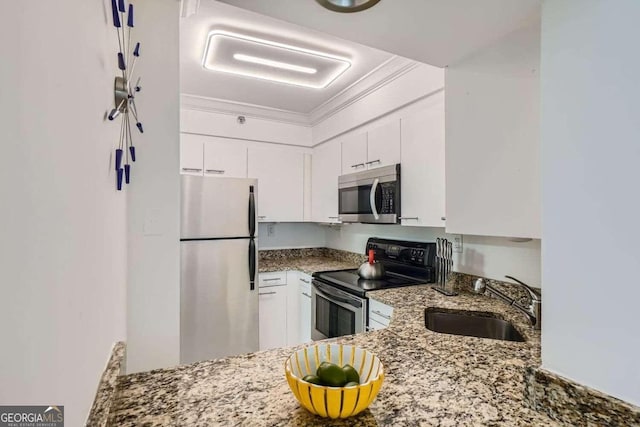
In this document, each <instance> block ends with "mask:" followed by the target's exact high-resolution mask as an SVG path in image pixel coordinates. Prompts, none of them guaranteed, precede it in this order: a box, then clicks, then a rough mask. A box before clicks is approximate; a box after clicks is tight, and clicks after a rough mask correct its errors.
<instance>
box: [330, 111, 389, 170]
mask: <svg viewBox="0 0 640 427" xmlns="http://www.w3.org/2000/svg"><path fill="white" fill-rule="evenodd" d="M341 140H342V162H341V163H342V173H343V174H347V173H352V172H358V171H362V170H365V169H373V168H378V167H380V166H388V165H393V164H396V163H399V162H400V120H399V119H394V120H392V121H389V122H387V123H385V124H383V125H379V126H377V127H373V128H371V129H369V130H368V131H367V132H361V133H351V134H347V135H345V136H343V137H342V138H341Z"/></svg>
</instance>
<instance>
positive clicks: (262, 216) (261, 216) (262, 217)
mask: <svg viewBox="0 0 640 427" xmlns="http://www.w3.org/2000/svg"><path fill="white" fill-rule="evenodd" d="M265 218H266V216H264V215H258V219H265Z"/></svg>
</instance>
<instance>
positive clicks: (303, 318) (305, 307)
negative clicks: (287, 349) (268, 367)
mask: <svg viewBox="0 0 640 427" xmlns="http://www.w3.org/2000/svg"><path fill="white" fill-rule="evenodd" d="M299 280H300V288H299V289H298V294H299V295H300V316H299V318H298V332H299V335H298V344H300V343H305V342H309V341H311V276H309V275H307V274H304V273H300V277H299Z"/></svg>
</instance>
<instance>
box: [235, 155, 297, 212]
mask: <svg viewBox="0 0 640 427" xmlns="http://www.w3.org/2000/svg"><path fill="white" fill-rule="evenodd" d="M303 168H304V157H303V154H302V152H300V151H297V150H283V149H277V148H261V147H260V148H258V147H249V169H248V172H249V178H257V179H258V221H262V222H298V221H302V220H303V206H304V174H303Z"/></svg>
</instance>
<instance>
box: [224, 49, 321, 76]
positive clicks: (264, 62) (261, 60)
mask: <svg viewBox="0 0 640 427" xmlns="http://www.w3.org/2000/svg"><path fill="white" fill-rule="evenodd" d="M233 59H237V60H238V61H244V62H251V63H252V64H260V65H266V66H267V67H273V68H281V69H283V70H291V71H297V72H299V73H306V74H315V73H317V72H318V70H316V69H315V68H310V67H302V66H300V65H294V64H287V63H286V62H280V61H272V60H270V59H265V58H258V57H257V56H251V55H245V54H242V53H234V54H233Z"/></svg>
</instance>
